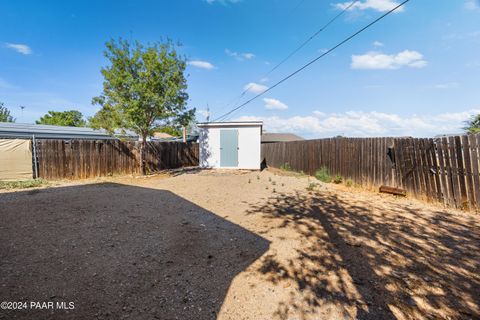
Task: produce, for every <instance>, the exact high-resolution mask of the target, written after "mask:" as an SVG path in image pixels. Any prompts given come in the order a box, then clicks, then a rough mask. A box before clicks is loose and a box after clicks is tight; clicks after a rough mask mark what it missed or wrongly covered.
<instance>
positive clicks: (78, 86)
mask: <svg viewBox="0 0 480 320" xmlns="http://www.w3.org/2000/svg"><path fill="white" fill-rule="evenodd" d="M345 1H346V0H344V1H342V0H328V1H323V0H303V1H302V0H288V1H287V0H208V1H207V0H189V1H187V0H177V1H153V0H152V1H107V0H103V1H52V0H50V1H48V0H46V1H13V0H11V1H9V0H6V1H2V2H0V21H1V28H0V101H2V102H4V103H5V105H6V106H7V107H8V108H9V109H11V110H12V113H13V114H14V116H15V117H16V118H17V122H27V123H32V122H34V121H35V120H37V119H38V118H39V117H40V116H42V115H43V114H45V113H46V112H47V111H48V110H69V109H78V110H80V111H81V112H82V113H84V114H85V115H86V116H90V115H93V114H94V113H95V111H96V110H97V107H95V106H92V105H91V103H90V102H91V99H92V97H94V96H96V95H98V94H100V92H101V88H102V77H101V75H100V68H101V67H102V66H104V65H105V64H106V63H107V61H105V59H104V58H103V55H102V51H103V49H104V43H105V42H106V41H107V40H109V39H110V38H118V37H123V38H126V39H134V40H139V41H141V42H145V43H146V42H153V41H157V40H160V39H161V38H162V37H170V38H172V39H174V40H178V41H180V42H182V44H183V47H182V49H181V51H182V53H183V54H185V56H186V57H187V58H188V60H189V66H188V70H187V71H188V74H189V76H188V84H189V89H188V92H189V94H190V100H189V106H191V107H196V108H197V110H198V118H199V120H204V116H205V113H206V107H207V105H208V106H209V108H210V113H211V115H210V118H211V119H214V118H216V117H218V116H220V115H222V114H223V113H225V112H227V111H228V110H229V109H230V108H232V107H233V105H230V106H229V107H227V104H228V103H230V102H231V101H232V100H235V99H236V98H237V97H238V96H239V95H240V93H241V92H242V91H243V90H244V88H245V86H247V88H249V89H250V90H249V91H256V92H260V91H261V90H263V89H265V88H266V87H269V86H271V85H272V84H274V83H275V82H276V81H277V80H279V79H281V78H282V77H284V76H285V75H287V74H289V73H290V72H292V71H294V70H295V69H296V68H298V67H300V66H301V65H303V64H305V63H306V62H307V61H309V60H311V59H313V58H314V57H316V56H318V55H319V54H321V53H322V52H323V50H325V49H328V48H330V47H332V46H333V45H335V44H336V43H338V42H339V41H341V40H343V39H344V38H345V37H347V36H348V35H350V34H352V33H353V32H355V31H356V30H358V29H359V28H361V27H362V26H364V25H366V24H367V23H369V22H370V21H372V20H373V19H375V18H376V17H378V16H379V15H381V14H382V13H384V12H385V10H388V9H389V8H391V7H393V6H395V4H396V3H398V2H396V0H360V1H359V2H358V3H357V4H355V5H354V6H353V7H352V9H351V10H349V11H348V12H347V13H346V14H345V15H344V16H343V17H342V18H341V19H339V20H337V21H336V22H335V23H334V24H332V25H331V26H330V27H329V28H328V29H326V30H325V31H324V32H322V33H321V34H320V35H319V36H318V37H316V38H315V39H313V40H312V41H311V42H310V43H309V44H308V45H307V46H306V47H305V48H303V50H302V51H300V52H299V53H298V54H297V55H295V56H294V57H293V58H292V59H290V60H289V61H288V62H287V63H285V64H284V65H282V66H281V67H280V68H279V69H277V70H276V71H275V72H274V73H272V74H271V75H270V76H269V77H268V79H264V78H263V76H264V75H265V73H267V72H268V70H269V69H270V68H271V67H272V66H273V65H275V64H276V63H277V62H279V61H281V60H282V59H283V58H284V57H285V56H286V55H288V53H289V52H291V51H292V50H293V49H295V48H296V47H297V46H298V45H299V44H300V43H302V42H303V41H304V40H305V39H307V38H308V37H309V36H310V35H311V34H313V33H314V32H315V31H316V30H318V29H319V27H321V26H322V25H323V24H325V23H326V22H327V21H328V20H329V19H331V18H332V17H334V16H335V15H336V14H338V13H339V12H340V11H339V10H341V8H342V6H344V5H345V4H348V2H345ZM479 21H480V3H479V2H478V1H477V0H456V1H438V0H411V1H410V2H409V3H408V4H407V5H406V6H405V7H404V9H403V10H402V11H401V12H398V13H395V14H392V15H390V16H389V17H387V18H386V19H384V20H383V21H381V22H380V23H379V24H377V25H376V26H374V27H372V28H370V29H368V30H367V31H366V32H365V33H363V34H361V35H360V36H359V37H357V38H355V39H354V40H352V41H351V42H349V43H347V44H346V45H344V46H343V47H341V48H339V49H338V50H336V51H335V52H333V53H332V54H330V55H328V56H325V57H324V58H323V59H321V60H320V61H318V62H317V63H315V64H314V65H312V66H311V67H310V68H308V69H307V70H305V71H304V72H302V73H300V74H298V75H297V76H295V77H294V78H292V79H290V80H289V81H287V82H286V83H284V84H282V85H280V86H279V87H277V88H275V89H273V90H272V91H270V92H268V93H267V94H266V95H265V96H262V97H260V98H259V99H257V100H256V101H254V102H252V103H251V104H249V105H247V106H246V107H245V108H242V109H241V110H239V111H238V112H235V113H234V114H233V115H232V117H231V118H230V119H244V120H252V119H261V120H263V121H264V122H265V127H266V129H267V130H269V131H289V132H295V133H298V134H300V135H303V136H305V137H307V138H314V137H328V136H334V135H338V134H342V135H347V136H389V135H393V136H403V135H411V136H433V135H436V134H443V133H456V132H460V131H461V127H462V126H463V121H464V120H466V119H467V118H468V117H469V116H470V115H471V114H474V113H478V112H480V23H479ZM248 84H251V85H248ZM254 94H255V93H254V92H248V93H247V94H246V95H245V96H244V97H243V100H245V99H248V98H250V97H253V96H254ZM243 100H241V101H243ZM19 106H25V109H24V112H23V116H22V114H21V111H20V107H19Z"/></svg>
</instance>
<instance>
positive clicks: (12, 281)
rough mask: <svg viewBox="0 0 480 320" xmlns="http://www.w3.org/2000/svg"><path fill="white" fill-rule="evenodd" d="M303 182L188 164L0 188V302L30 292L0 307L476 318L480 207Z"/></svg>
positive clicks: (101, 313)
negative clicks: (144, 174)
mask: <svg viewBox="0 0 480 320" xmlns="http://www.w3.org/2000/svg"><path fill="white" fill-rule="evenodd" d="M311 182H313V179H311V178H309V177H303V176H297V175H292V174H285V173H281V172H278V171H263V172H261V173H260V172H222V171H196V170H191V171H188V170H187V171H178V172H173V173H170V174H168V175H167V174H165V175H158V176H155V177H149V178H132V177H121V178H110V179H101V180H89V181H84V182H77V183H59V184H58V185H55V186H53V187H48V188H40V189H33V190H28V191H17V192H4V193H0V219H1V221H2V222H1V224H0V301H12V302H27V304H28V305H27V308H26V310H0V319H217V318H218V319H252V320H253V319H478V318H480V272H479V271H480V251H479V250H478V248H479V247H480V219H479V218H478V215H475V214H472V213H464V212H460V211H454V210H446V209H443V208H441V207H438V206H433V205H427V204H424V203H421V202H418V201H414V200H409V199H401V198H395V197H392V196H388V195H379V194H376V193H371V192H365V191H362V190H359V189H356V188H347V187H345V186H337V185H325V184H317V185H315V186H314V187H313V188H308V190H307V187H308V186H309V185H310V183H311ZM31 302H40V303H42V302H53V307H49V306H48V305H41V304H40V305H39V304H34V305H31V304H30V303H31ZM62 302H65V304H63V305H62V304H61V303H62ZM70 302H72V303H73V307H74V308H71V309H68V307H69V306H70V307H71V306H72V305H71V304H69V303H70ZM57 303H59V304H60V305H59V306H57ZM62 306H63V309H62V308H60V307H62ZM65 307H67V308H65Z"/></svg>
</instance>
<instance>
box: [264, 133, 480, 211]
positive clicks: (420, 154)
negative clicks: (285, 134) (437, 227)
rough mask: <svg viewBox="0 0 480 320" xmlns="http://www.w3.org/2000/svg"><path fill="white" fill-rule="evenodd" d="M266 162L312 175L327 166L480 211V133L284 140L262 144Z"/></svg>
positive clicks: (363, 179)
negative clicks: (420, 136) (430, 137)
mask: <svg viewBox="0 0 480 320" xmlns="http://www.w3.org/2000/svg"><path fill="white" fill-rule="evenodd" d="M389 150H390V152H389ZM262 158H264V159H265V161H266V163H267V165H268V166H272V167H277V168H278V167H281V166H283V165H285V164H288V165H289V166H290V167H291V168H292V169H293V170H295V171H304V172H306V173H308V174H310V175H314V174H315V171H316V170H318V169H319V168H321V167H327V168H328V169H329V170H330V172H331V174H332V175H337V174H338V175H341V176H342V177H344V178H345V179H352V181H354V182H355V183H357V184H360V185H363V186H367V187H376V188H378V187H380V186H382V185H385V186H390V187H394V188H400V189H405V190H407V192H408V194H409V195H410V196H413V197H416V198H419V199H423V200H427V201H437V202H441V203H444V204H445V205H446V206H450V207H456V208H462V209H471V210H473V209H476V210H480V172H479V170H480V134H477V135H464V136H450V137H441V138H435V139H425V138H423V139H416V138H329V139H318V140H308V141H295V142H280V143H271V144H263V145H262Z"/></svg>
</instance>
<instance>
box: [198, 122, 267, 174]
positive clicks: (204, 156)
mask: <svg viewBox="0 0 480 320" xmlns="http://www.w3.org/2000/svg"><path fill="white" fill-rule="evenodd" d="M262 125H263V122H261V121H247V122H205V123H199V124H198V128H199V129H200V136H199V142H200V167H202V168H224V169H252V170H260V143H261V137H262Z"/></svg>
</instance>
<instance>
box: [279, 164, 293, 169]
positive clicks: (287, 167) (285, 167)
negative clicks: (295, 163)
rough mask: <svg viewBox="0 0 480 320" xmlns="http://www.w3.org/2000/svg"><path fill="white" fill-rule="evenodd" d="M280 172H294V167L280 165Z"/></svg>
mask: <svg viewBox="0 0 480 320" xmlns="http://www.w3.org/2000/svg"><path fill="white" fill-rule="evenodd" d="M280 170H285V171H292V167H291V166H290V163H288V162H285V163H284V164H282V165H280Z"/></svg>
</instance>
